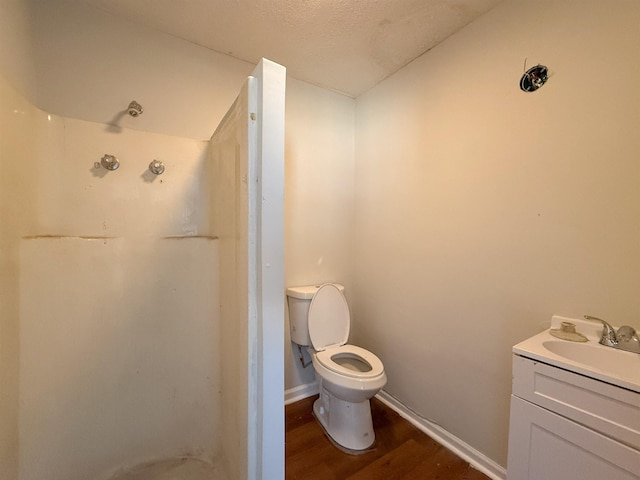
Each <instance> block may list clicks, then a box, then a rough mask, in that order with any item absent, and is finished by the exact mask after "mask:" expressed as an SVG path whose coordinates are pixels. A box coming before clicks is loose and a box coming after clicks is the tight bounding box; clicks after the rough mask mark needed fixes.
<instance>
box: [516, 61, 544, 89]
mask: <svg viewBox="0 0 640 480" xmlns="http://www.w3.org/2000/svg"><path fill="white" fill-rule="evenodd" d="M548 79H549V69H548V68H547V67H545V66H544V65H536V66H535V67H531V68H530V69H529V70H527V71H526V72H525V73H524V75H522V78H521V79H520V89H521V90H523V91H525V92H535V91H536V90H537V89H539V88H540V87H541V86H542V85H544V84H545V82H546V81H547V80H548Z"/></svg>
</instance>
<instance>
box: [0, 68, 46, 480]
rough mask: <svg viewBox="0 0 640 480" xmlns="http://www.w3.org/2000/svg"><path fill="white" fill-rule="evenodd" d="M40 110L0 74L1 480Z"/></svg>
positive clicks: (12, 403) (7, 474) (14, 387)
mask: <svg viewBox="0 0 640 480" xmlns="http://www.w3.org/2000/svg"><path fill="white" fill-rule="evenodd" d="M36 115H37V111H36V109H35V108H33V107H32V106H31V105H30V104H29V103H28V102H27V101H26V100H24V98H23V97H22V96H21V95H20V94H19V93H18V92H16V91H15V90H14V89H13V88H12V87H11V86H10V85H9V84H8V82H7V81H6V80H5V79H4V77H2V75H0V219H2V227H1V228H0V479H2V480H4V479H5V478H6V479H7V480H9V479H15V478H18V405H19V400H18V399H19V396H18V387H19V366H20V362H19V341H18V339H19V334H20V308H19V278H20V276H19V270H20V265H19V263H20V260H19V251H20V235H21V232H24V231H26V230H28V229H29V228H30V227H31V225H32V220H33V218H34V216H35V215H34V210H35V209H34V196H33V185H31V183H30V182H29V175H30V168H31V166H32V161H33V159H34V157H35V155H34V149H33V143H32V135H33V132H34V127H35V117H36Z"/></svg>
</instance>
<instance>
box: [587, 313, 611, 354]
mask: <svg viewBox="0 0 640 480" xmlns="http://www.w3.org/2000/svg"><path fill="white" fill-rule="evenodd" d="M584 318H585V319H587V320H596V321H598V322H601V323H602V325H603V327H604V328H603V329H602V336H601V337H600V343H601V344H602V345H607V346H608V347H613V346H615V345H617V344H618V337H617V336H616V331H615V329H614V328H613V327H612V326H611V325H609V323H608V322H606V321H605V320H603V319H601V318H598V317H592V316H591V315H585V316H584Z"/></svg>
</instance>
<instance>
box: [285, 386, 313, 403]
mask: <svg viewBox="0 0 640 480" xmlns="http://www.w3.org/2000/svg"><path fill="white" fill-rule="evenodd" d="M317 394H318V384H317V383H316V382H312V383H307V384H305V385H298V386H297V387H293V388H290V389H289V390H285V391H284V404H285V405H289V404H290V403H293V402H297V401H298V400H302V399H303V398H307V397H311V396H313V395H317Z"/></svg>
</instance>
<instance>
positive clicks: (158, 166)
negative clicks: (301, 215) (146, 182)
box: [149, 160, 164, 175]
mask: <svg viewBox="0 0 640 480" xmlns="http://www.w3.org/2000/svg"><path fill="white" fill-rule="evenodd" d="M149 170H150V171H151V173H153V174H154V175H161V174H162V172H164V163H162V162H161V161H160V160H153V161H152V162H151V163H150V164H149Z"/></svg>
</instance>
